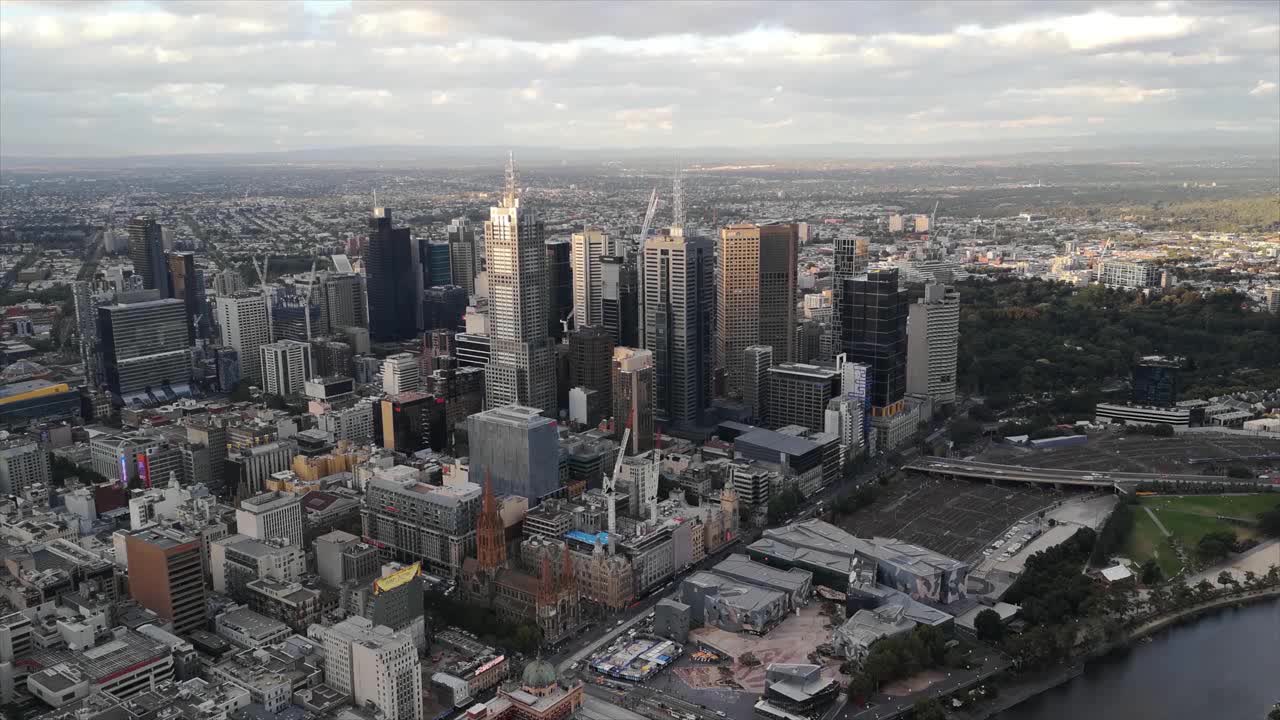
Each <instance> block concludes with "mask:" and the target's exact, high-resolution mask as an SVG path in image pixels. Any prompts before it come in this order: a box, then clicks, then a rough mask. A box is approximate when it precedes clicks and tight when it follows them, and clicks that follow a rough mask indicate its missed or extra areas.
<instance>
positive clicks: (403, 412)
mask: <svg viewBox="0 0 1280 720" xmlns="http://www.w3.org/2000/svg"><path fill="white" fill-rule="evenodd" d="M379 419H380V420H381V422H380V423H379V425H378V428H379V431H380V432H379V434H380V435H381V436H382V447H384V448H387V449H388V450H395V451H396V452H399V453H404V454H406V455H412V454H413V453H415V452H418V451H419V450H426V449H428V448H430V449H432V450H444V449H445V446H446V443H447V442H448V438H447V437H446V433H445V424H444V404H443V403H442V402H437V401H436V398H434V397H431V396H430V395H427V394H426V393H420V392H404V393H399V394H397V395H391V396H389V397H385V398H383V399H382V407H381V413H380V417H379Z"/></svg>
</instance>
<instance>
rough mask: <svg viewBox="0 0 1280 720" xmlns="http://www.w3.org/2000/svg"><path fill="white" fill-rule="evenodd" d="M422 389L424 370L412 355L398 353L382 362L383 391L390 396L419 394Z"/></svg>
mask: <svg viewBox="0 0 1280 720" xmlns="http://www.w3.org/2000/svg"><path fill="white" fill-rule="evenodd" d="M421 387H422V369H421V368H420V367H418V358H417V356H415V355H413V354H412V353H396V354H395V355H390V356H388V357H387V359H386V360H383V361H382V391H383V392H385V393H387V394H388V395H399V394H400V393H406V392H417V391H418V390H419V389H420V388H421Z"/></svg>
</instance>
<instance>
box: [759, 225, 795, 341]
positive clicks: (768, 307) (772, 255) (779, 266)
mask: <svg viewBox="0 0 1280 720" xmlns="http://www.w3.org/2000/svg"><path fill="white" fill-rule="evenodd" d="M799 238H800V231H799V226H797V225H795V224H778V225H761V226H760V332H759V340H758V344H760V345H768V346H770V347H772V348H773V349H774V350H773V359H774V361H776V362H790V361H791V360H792V357H791V352H792V350H793V349H794V348H795V342H796V263H797V253H798V252H799V245H800V240H799Z"/></svg>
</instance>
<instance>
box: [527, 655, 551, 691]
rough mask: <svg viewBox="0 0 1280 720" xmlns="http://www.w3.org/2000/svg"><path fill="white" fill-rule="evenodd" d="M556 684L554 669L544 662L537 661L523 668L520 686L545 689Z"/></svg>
mask: <svg viewBox="0 0 1280 720" xmlns="http://www.w3.org/2000/svg"><path fill="white" fill-rule="evenodd" d="M555 683H556V668H555V666H554V665H552V664H551V663H549V662H547V661H546V660H542V659H538V660H534V661H533V662H531V663H529V664H528V665H526V666H525V667H524V674H523V675H521V676H520V684H521V685H525V686H528V687H535V688H541V687H547V686H548V685H554V684H555Z"/></svg>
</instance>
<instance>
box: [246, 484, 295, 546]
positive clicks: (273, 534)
mask: <svg viewBox="0 0 1280 720" xmlns="http://www.w3.org/2000/svg"><path fill="white" fill-rule="evenodd" d="M236 530H237V531H239V533H240V534H241V535H247V536H249V537H251V538H254V539H256V540H271V539H274V538H285V539H287V540H288V541H289V542H291V543H293V544H294V545H299V546H301V545H302V499H301V498H299V497H298V496H297V495H294V494H293V493H287V492H265V493H262V494H261V495H255V496H253V497H251V498H248V499H246V500H241V501H240V507H239V508H237V509H236Z"/></svg>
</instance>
